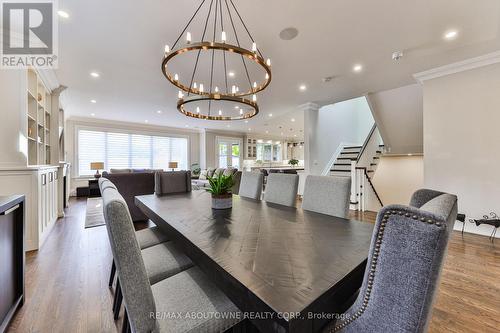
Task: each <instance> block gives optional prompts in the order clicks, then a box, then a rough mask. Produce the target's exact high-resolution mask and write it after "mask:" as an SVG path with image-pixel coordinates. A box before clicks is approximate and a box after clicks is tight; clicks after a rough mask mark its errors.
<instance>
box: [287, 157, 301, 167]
mask: <svg viewBox="0 0 500 333" xmlns="http://www.w3.org/2000/svg"><path fill="white" fill-rule="evenodd" d="M288 164H290V165H291V166H292V167H296V166H297V165H298V164H299V160H297V159H295V158H292V159H291V160H290V161H288Z"/></svg>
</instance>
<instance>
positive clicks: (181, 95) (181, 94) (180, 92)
mask: <svg viewBox="0 0 500 333" xmlns="http://www.w3.org/2000/svg"><path fill="white" fill-rule="evenodd" d="M177 96H178V97H179V99H180V98H182V97H184V94H183V93H182V91H180V90H179V94H178V95H177Z"/></svg>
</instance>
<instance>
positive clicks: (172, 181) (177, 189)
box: [155, 171, 191, 195]
mask: <svg viewBox="0 0 500 333" xmlns="http://www.w3.org/2000/svg"><path fill="white" fill-rule="evenodd" d="M183 192H191V172H190V171H158V172H155V194H156V195H164V194H172V193H183Z"/></svg>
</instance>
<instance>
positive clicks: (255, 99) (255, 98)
mask: <svg viewBox="0 0 500 333" xmlns="http://www.w3.org/2000/svg"><path fill="white" fill-rule="evenodd" d="M252 101H254V102H257V95H255V94H254V95H253V96H252Z"/></svg>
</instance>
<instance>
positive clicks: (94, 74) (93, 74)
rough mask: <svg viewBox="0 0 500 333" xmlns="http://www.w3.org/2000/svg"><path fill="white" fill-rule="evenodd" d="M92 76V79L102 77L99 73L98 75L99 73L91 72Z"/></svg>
mask: <svg viewBox="0 0 500 333" xmlns="http://www.w3.org/2000/svg"><path fill="white" fill-rule="evenodd" d="M90 76H92V77H99V76H101V75H100V74H99V73H97V72H90Z"/></svg>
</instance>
